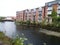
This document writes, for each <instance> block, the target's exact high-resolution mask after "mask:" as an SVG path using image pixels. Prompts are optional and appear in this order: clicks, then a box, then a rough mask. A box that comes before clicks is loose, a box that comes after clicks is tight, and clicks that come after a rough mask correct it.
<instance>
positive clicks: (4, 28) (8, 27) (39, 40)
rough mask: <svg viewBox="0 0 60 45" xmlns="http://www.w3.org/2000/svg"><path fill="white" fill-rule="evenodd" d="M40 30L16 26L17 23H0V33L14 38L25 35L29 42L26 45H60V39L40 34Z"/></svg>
mask: <svg viewBox="0 0 60 45" xmlns="http://www.w3.org/2000/svg"><path fill="white" fill-rule="evenodd" d="M38 30H40V28H37V27H27V26H16V25H15V22H10V21H5V22H0V31H1V32H3V33H4V34H5V35H6V36H8V37H10V38H14V37H16V36H17V35H18V36H19V37H21V36H22V35H24V37H25V38H27V39H28V40H26V41H25V45H28V44H31V45H60V43H59V42H60V38H58V37H55V36H49V35H45V34H43V33H38V32H37V31H38Z"/></svg>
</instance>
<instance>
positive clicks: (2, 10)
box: [0, 0, 53, 16]
mask: <svg viewBox="0 0 60 45" xmlns="http://www.w3.org/2000/svg"><path fill="white" fill-rule="evenodd" d="M50 1H53V0H0V16H16V11H21V10H25V9H32V8H37V7H42V6H44V5H45V3H46V2H50Z"/></svg>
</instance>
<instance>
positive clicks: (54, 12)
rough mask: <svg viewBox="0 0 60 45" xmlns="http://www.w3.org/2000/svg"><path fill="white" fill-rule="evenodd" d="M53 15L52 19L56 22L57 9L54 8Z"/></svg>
mask: <svg viewBox="0 0 60 45" xmlns="http://www.w3.org/2000/svg"><path fill="white" fill-rule="evenodd" d="M51 17H52V21H53V22H55V21H56V19H57V12H56V11H55V9H53V10H52V14H51Z"/></svg>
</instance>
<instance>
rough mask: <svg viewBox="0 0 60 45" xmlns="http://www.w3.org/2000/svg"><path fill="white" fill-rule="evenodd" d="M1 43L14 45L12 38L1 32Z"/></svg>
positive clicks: (0, 44)
mask: <svg viewBox="0 0 60 45" xmlns="http://www.w3.org/2000/svg"><path fill="white" fill-rule="evenodd" d="M0 45H12V43H11V39H10V38H8V37H7V36H5V35H4V33H2V32H0Z"/></svg>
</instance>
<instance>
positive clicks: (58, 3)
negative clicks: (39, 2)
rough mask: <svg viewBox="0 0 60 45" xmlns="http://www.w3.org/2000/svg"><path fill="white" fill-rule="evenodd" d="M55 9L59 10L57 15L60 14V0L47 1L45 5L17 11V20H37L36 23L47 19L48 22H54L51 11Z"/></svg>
mask: <svg viewBox="0 0 60 45" xmlns="http://www.w3.org/2000/svg"><path fill="white" fill-rule="evenodd" d="M53 9H54V10H55V11H56V12H57V16H60V0H55V1H51V2H47V3H45V6H43V7H39V8H34V9H26V10H23V11H17V12H16V20H18V21H27V20H30V21H31V22H33V21H35V22H36V23H37V22H42V21H44V20H46V22H47V23H48V22H49V23H51V22H52V18H51V13H52V10H53Z"/></svg>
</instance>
